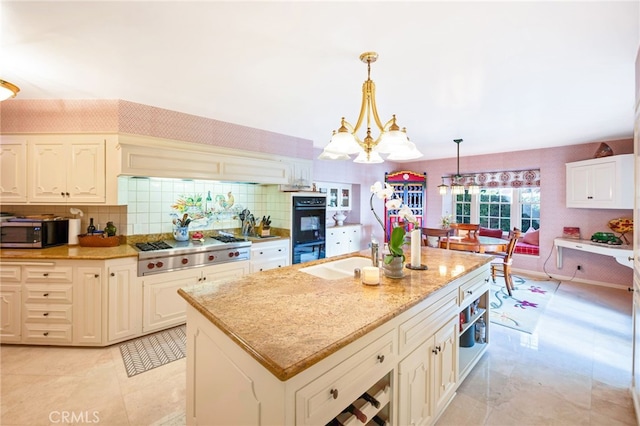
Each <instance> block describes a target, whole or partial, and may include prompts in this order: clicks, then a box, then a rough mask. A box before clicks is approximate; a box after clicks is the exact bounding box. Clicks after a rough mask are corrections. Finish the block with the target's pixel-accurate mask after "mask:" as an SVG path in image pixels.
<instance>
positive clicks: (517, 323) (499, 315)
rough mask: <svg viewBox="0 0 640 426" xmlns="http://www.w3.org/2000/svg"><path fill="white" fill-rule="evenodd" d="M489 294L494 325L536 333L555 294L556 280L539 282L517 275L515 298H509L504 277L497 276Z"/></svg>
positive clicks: (515, 277) (490, 316)
mask: <svg viewBox="0 0 640 426" xmlns="http://www.w3.org/2000/svg"><path fill="white" fill-rule="evenodd" d="M490 282H491V290H490V292H489V295H490V298H489V309H490V314H489V319H490V320H491V322H492V323H494V324H498V325H502V326H505V327H509V328H513V329H516V330H519V331H522V332H525V333H529V334H532V333H533V332H534V331H535V330H536V327H537V325H538V320H539V319H540V315H542V313H543V312H544V310H545V308H546V306H547V304H548V303H549V301H550V300H551V298H552V297H553V295H554V294H555V292H556V290H557V288H558V285H559V283H558V282H556V281H535V280H533V279H527V278H523V277H520V276H515V275H513V285H514V288H513V291H512V293H513V295H512V296H509V293H508V292H507V288H506V287H505V284H504V278H502V277H496V283H495V284H494V283H493V281H490Z"/></svg>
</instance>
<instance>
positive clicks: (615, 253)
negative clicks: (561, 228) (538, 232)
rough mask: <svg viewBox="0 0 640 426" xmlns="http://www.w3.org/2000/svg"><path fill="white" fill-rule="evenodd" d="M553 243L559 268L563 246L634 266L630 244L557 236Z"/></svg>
mask: <svg viewBox="0 0 640 426" xmlns="http://www.w3.org/2000/svg"><path fill="white" fill-rule="evenodd" d="M553 245H555V246H556V266H557V267H558V269H561V268H562V249H563V248H570V249H573V250H580V251H587V252H589V253H596V254H602V255H604V256H611V257H613V258H615V259H616V262H618V263H619V264H621V265H624V266H628V267H629V268H633V260H632V258H633V247H632V246H630V245H624V244H623V245H620V246H614V245H608V244H598V243H594V242H591V240H576V239H572V238H556V239H554V240H553Z"/></svg>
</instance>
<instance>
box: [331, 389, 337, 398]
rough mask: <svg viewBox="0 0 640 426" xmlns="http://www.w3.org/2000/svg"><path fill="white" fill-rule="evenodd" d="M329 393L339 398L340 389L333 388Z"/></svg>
mask: <svg viewBox="0 0 640 426" xmlns="http://www.w3.org/2000/svg"><path fill="white" fill-rule="evenodd" d="M329 393H330V394H331V396H333V399H338V389H331V390H330V391H329Z"/></svg>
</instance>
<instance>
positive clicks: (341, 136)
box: [318, 52, 422, 164]
mask: <svg viewBox="0 0 640 426" xmlns="http://www.w3.org/2000/svg"><path fill="white" fill-rule="evenodd" d="M377 59H378V54H377V53H376V52H365V53H363V54H362V55H360V60H361V61H362V62H364V63H366V64H367V80H366V81H365V82H364V83H363V85H362V106H361V107H360V115H359V116H358V121H357V122H356V125H355V126H353V125H351V124H350V123H349V122H348V121H347V120H345V118H344V117H342V121H341V123H340V128H339V129H338V130H337V131H334V132H333V135H332V136H331V140H330V141H329V144H328V145H327V146H326V147H325V148H324V150H323V151H322V154H320V156H319V157H318V158H319V159H321V160H349V159H351V157H350V155H353V154H357V156H356V158H355V159H354V160H353V161H354V162H356V163H367V164H373V163H382V162H383V161H384V160H383V159H382V156H381V155H380V154H383V155H388V156H387V160H392V161H396V160H414V159H416V158H420V157H422V153H421V152H420V151H418V149H417V148H416V145H415V144H414V143H413V142H411V141H409V138H408V137H407V133H406V129H405V128H402V130H400V127H399V126H398V124H397V123H396V116H395V115H393V116H392V118H391V119H390V120H389V121H387V122H386V123H385V124H384V125H383V124H382V122H381V121H380V117H379V116H378V108H377V107H376V85H375V83H374V82H373V81H372V80H371V63H372V62H375V61H376V60H377ZM365 118H366V126H367V133H366V136H365V137H364V139H360V137H359V136H358V134H357V132H358V130H359V129H360V127H361V126H362V125H363V123H364V121H365ZM372 120H373V123H372ZM372 124H375V125H376V127H377V128H378V131H379V132H380V134H379V135H378V137H376V138H375V139H374V137H373V136H372V135H371V125H372Z"/></svg>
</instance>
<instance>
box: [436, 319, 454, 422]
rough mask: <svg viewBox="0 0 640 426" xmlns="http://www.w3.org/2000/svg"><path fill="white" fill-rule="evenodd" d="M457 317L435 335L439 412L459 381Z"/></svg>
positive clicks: (437, 405)
mask: <svg viewBox="0 0 640 426" xmlns="http://www.w3.org/2000/svg"><path fill="white" fill-rule="evenodd" d="M457 327H459V324H458V320H457V317H456V318H453V319H452V320H451V321H449V323H447V324H446V325H445V326H443V327H442V328H441V329H440V330H438V332H437V333H436V335H435V348H434V349H435V351H432V354H433V360H434V362H433V373H434V381H435V386H434V407H435V411H436V412H439V410H440V409H442V408H444V407H445V405H446V404H447V402H448V401H449V399H450V398H451V397H452V396H453V394H454V392H455V390H456V384H457V380H458V339H457V338H456V328H457Z"/></svg>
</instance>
